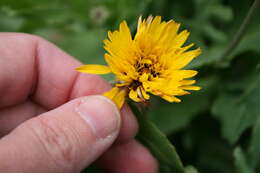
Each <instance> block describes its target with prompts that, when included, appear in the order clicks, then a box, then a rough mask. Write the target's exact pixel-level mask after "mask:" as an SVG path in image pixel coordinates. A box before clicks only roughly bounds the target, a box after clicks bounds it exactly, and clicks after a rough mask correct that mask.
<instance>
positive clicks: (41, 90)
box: [0, 33, 138, 142]
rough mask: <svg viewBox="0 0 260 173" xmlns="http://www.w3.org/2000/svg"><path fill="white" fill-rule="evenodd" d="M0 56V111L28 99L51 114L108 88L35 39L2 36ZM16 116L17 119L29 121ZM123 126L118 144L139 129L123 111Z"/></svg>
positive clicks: (134, 120) (94, 76) (134, 121)
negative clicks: (52, 110) (78, 99)
mask: <svg viewBox="0 0 260 173" xmlns="http://www.w3.org/2000/svg"><path fill="white" fill-rule="evenodd" d="M0 52H1V58H0V95H1V96H2V97H0V108H1V107H6V106H10V105H14V104H19V103H22V102H24V100H26V99H27V97H28V96H30V97H31V98H32V100H34V101H36V102H37V105H40V106H41V107H43V108H44V109H46V110H50V109H53V108H56V107H57V106H60V105H62V104H64V103H66V102H67V101H69V100H71V99H74V98H77V97H81V96H85V95H92V94H101V93H103V92H104V91H107V90H108V89H109V88H110V85H109V84H108V83H107V82H105V81H104V80H103V79H102V78H100V77H99V76H96V75H88V74H80V73H77V72H76V71H75V67H77V66H79V65H80V63H79V62H78V61H77V60H75V59H73V58H72V57H70V56H69V55H67V54H66V53H64V52H63V51H61V50H60V49H58V48H57V47H55V46H54V45H53V44H51V43H49V42H47V41H46V40H43V39H41V38H39V37H36V36H32V35H27V34H14V33H2V34H0ZM9 108H10V107H9ZM31 109H32V110H34V109H35V108H34V107H31ZM26 111H27V110H26ZM11 114H12V115H13V114H14V113H11ZM15 114H16V115H19V117H20V119H24V120H26V119H28V118H29V115H25V117H23V116H22V115H20V114H21V113H15ZM5 115H6V116H5V117H7V116H8V113H7V112H5ZM23 115H24V114H23ZM33 116H35V115H33ZM33 116H31V117H33ZM5 122H8V120H6V121H5ZM18 122H19V123H21V121H18ZM18 122H17V123H11V125H10V126H9V125H7V126H8V127H10V128H8V129H7V131H9V130H10V129H12V128H15V126H13V124H16V125H17V124H19V123H18ZM122 124H123V125H122V129H121V131H120V135H119V138H118V141H121V142H126V141H128V140H130V139H132V138H133V137H134V136H135V134H136V131H137V128H138V126H137V123H136V119H135V117H134V116H133V114H132V113H131V111H129V109H128V108H123V110H122ZM4 128H5V127H4Z"/></svg>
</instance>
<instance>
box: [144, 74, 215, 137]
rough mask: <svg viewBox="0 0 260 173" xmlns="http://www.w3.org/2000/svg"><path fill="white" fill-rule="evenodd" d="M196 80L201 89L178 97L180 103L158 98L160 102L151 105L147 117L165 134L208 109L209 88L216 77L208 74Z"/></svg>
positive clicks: (185, 124) (181, 126) (181, 127)
mask: <svg viewBox="0 0 260 173" xmlns="http://www.w3.org/2000/svg"><path fill="white" fill-rule="evenodd" d="M198 81H199V82H198V84H197V85H198V86H201V87H202V89H201V90H200V91H195V92H192V94H190V95H187V96H183V97H180V98H181V99H182V102H181V103H168V102H166V101H162V99H161V98H159V99H160V102H158V103H157V104H156V105H155V106H154V107H153V105H152V106H151V109H150V110H149V113H148V114H149V117H151V120H152V121H153V122H154V123H155V124H156V126H157V127H158V128H159V129H160V130H162V132H164V133H165V134H166V135H170V134H173V133H174V132H176V131H178V130H181V129H183V128H185V127H186V126H187V125H188V124H189V122H190V121H191V120H192V119H193V118H194V117H195V116H196V115H198V113H200V112H203V111H205V110H206V109H208V106H209V102H210V101H209V99H210V96H211V90H210V88H211V87H213V86H214V85H215V83H216V82H217V77H216V76H209V77H206V78H202V79H199V80H198ZM152 103H153V102H152ZM187 108H189V109H187Z"/></svg>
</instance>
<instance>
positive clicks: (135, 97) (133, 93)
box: [129, 90, 142, 102]
mask: <svg viewBox="0 0 260 173" xmlns="http://www.w3.org/2000/svg"><path fill="white" fill-rule="evenodd" d="M129 98H130V99H132V100H134V101H135V102H140V101H142V100H141V99H140V98H139V97H138V93H137V91H135V90H130V92H129Z"/></svg>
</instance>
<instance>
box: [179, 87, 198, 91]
mask: <svg viewBox="0 0 260 173" xmlns="http://www.w3.org/2000/svg"><path fill="white" fill-rule="evenodd" d="M180 88H181V89H184V90H195V91H198V90H200V87H199V86H181V87H180Z"/></svg>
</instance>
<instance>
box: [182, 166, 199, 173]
mask: <svg viewBox="0 0 260 173" xmlns="http://www.w3.org/2000/svg"><path fill="white" fill-rule="evenodd" d="M185 173H198V170H197V169H196V168H194V167H193V166H187V167H185Z"/></svg>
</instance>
